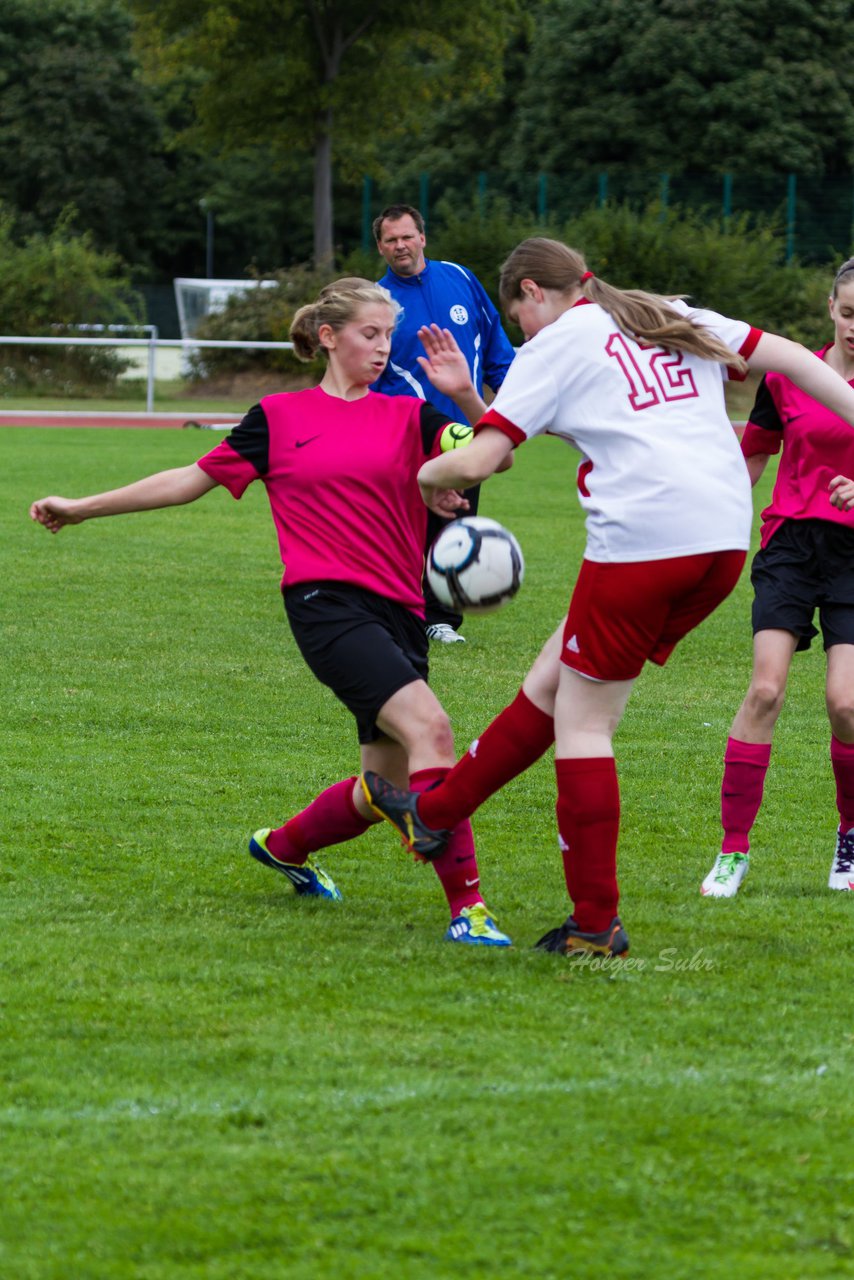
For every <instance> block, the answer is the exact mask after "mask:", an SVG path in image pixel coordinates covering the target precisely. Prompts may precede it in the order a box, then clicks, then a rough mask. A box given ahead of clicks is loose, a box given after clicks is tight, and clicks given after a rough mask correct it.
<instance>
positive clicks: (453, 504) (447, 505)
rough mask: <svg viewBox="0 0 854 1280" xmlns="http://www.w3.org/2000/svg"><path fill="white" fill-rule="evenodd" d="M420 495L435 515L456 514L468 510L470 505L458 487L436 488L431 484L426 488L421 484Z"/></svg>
mask: <svg viewBox="0 0 854 1280" xmlns="http://www.w3.org/2000/svg"><path fill="white" fill-rule="evenodd" d="M421 496H422V498H423V499H424V501H425V503H426V504H427V506H428V507H429V508H430V510H431V511H433V512H435V513H436V515H437V516H458V515H461V514H462V513H463V512H465V511H468V509H469V507H470V505H471V504H470V503H469V500H468V498H465V497H463V495H462V494H461V493H460V491H459V489H436V488H434V487H433V486H432V485H431V486H430V487H429V489H428V488H427V487H425V486H424V485H422V486H421Z"/></svg>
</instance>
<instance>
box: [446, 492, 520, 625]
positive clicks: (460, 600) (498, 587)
mask: <svg viewBox="0 0 854 1280" xmlns="http://www.w3.org/2000/svg"><path fill="white" fill-rule="evenodd" d="M524 576H525V560H524V558H523V556H522V548H521V547H520V546H519V543H518V542H517V541H516V539H515V538H514V537H513V534H512V533H511V532H510V530H509V529H505V528H504V526H503V525H502V524H499V523H498V521H497V520H490V519H489V518H488V517H487V516H463V518H462V519H461V520H454V521H452V522H451V523H450V524H448V525H446V527H445V528H444V529H443V530H442V532H441V533H440V534H439V536H438V538H437V539H436V541H435V542H434V543H433V545H432V546H431V548H430V551H429V554H428V556H427V579H428V581H429V583H430V586H431V587H432V588H433V591H434V592H435V595H436V598H437V600H439V601H440V602H441V603H442V604H444V605H447V606H448V607H449V608H451V609H454V610H456V611H457V612H458V613H492V611H493V610H494V609H500V608H501V606H502V605H503V604H506V602H507V601H508V600H512V599H513V597H514V596H515V594H516V592H517V591H518V590H519V588H520V586H521V585H522V579H523V578H524Z"/></svg>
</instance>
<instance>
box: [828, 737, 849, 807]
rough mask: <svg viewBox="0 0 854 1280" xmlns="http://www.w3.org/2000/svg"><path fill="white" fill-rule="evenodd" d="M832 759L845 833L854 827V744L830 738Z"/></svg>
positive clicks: (837, 799)
mask: <svg viewBox="0 0 854 1280" xmlns="http://www.w3.org/2000/svg"><path fill="white" fill-rule="evenodd" d="M830 759H831V762H832V764H833V776H834V778H835V779H836V807H837V809H838V810H839V825H840V827H841V828H842V830H843V831H850V830H851V828H852V827H854V743H852V742H842V740H841V739H840V738H837V736H836V734H835V733H834V734H831V736H830Z"/></svg>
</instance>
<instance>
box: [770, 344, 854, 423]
mask: <svg viewBox="0 0 854 1280" xmlns="http://www.w3.org/2000/svg"><path fill="white" fill-rule="evenodd" d="M747 363H748V364H749V365H750V367H751V369H761V370H762V371H763V372H764V373H767V372H768V371H769V370H771V369H774V370H776V372H777V373H783V374H785V375H786V377H787V378H791V380H792V382H794V383H795V385H796V386H798V387H800V389H801V391H805V392H806V393H807V395H808V396H812V398H813V399H814V400H818V401H819V402H820V403H821V404H823V405H825V406H826V407H827V408H828V409H832V410H833V412H834V413H838V414H839V416H840V418H844V419H845V421H846V422H848V423H850V424H851V426H853V427H854V390H852V389H851V387H850V386H849V385H848V383H847V382H846V381H845V379H844V378H843V377H842V376H841V375H840V374H838V373H836V372H835V371H834V370H833V369H831V367H830V365H829V364H826V363H825V362H824V360H818V359H816V357H815V355H814V354H813V353H812V352H811V351H808V350H807V348H806V347H802V346H801V344H800V343H799V342H791V341H790V340H789V339H788V338H783V337H781V335H780V334H778V333H763V335H762V337H761V338H760V339H759V341H758V343H757V344H756V348H755V350H754V351H753V352H752V353H751V355H749V356H748V357H747Z"/></svg>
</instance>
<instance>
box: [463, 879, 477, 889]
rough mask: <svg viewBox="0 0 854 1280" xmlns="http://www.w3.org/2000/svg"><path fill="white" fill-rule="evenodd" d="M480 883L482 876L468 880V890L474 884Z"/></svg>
mask: <svg viewBox="0 0 854 1280" xmlns="http://www.w3.org/2000/svg"><path fill="white" fill-rule="evenodd" d="M479 883H480V876H475V878H474V880H466V888H468V889H470V888H471V887H472V885H473V884H479Z"/></svg>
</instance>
